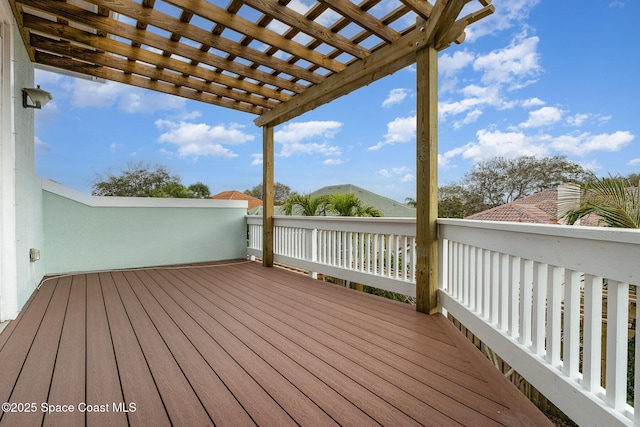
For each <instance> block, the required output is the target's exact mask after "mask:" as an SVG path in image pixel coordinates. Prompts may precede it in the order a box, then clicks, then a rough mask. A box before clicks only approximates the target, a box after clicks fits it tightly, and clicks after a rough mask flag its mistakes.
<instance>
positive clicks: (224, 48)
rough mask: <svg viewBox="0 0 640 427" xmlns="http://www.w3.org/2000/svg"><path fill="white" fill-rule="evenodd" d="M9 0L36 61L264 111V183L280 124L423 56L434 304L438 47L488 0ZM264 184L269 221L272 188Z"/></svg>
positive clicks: (423, 216) (423, 153)
mask: <svg viewBox="0 0 640 427" xmlns="http://www.w3.org/2000/svg"><path fill="white" fill-rule="evenodd" d="M9 3H10V4H11V7H12V9H13V12H14V15H15V18H16V21H17V23H18V26H19V29H20V32H21V34H22V37H23V40H24V43H25V45H26V46H27V49H28V52H29V55H30V58H31V60H32V61H33V62H35V63H39V64H44V65H48V66H52V67H55V68H58V69H62V70H66V71H71V72H75V73H81V74H84V75H87V76H92V77H96V78H100V79H106V80H112V81H117V82H121V83H126V84H130V85H134V86H138V87H141V88H145V89H151V90H155V91H159V92H163V93H167V94H171V95H176V96H181V97H184V98H189V99H193V100H197V101H201V102H206V103H209V104H213V105H219V106H222V107H227V108H231V109H235V110H239V111H243V112H247V113H251V114H254V115H255V116H257V117H256V118H255V120H254V122H255V124H256V125H258V126H261V127H264V132H263V135H264V147H265V159H266V160H267V161H265V163H264V165H265V166H264V167H265V175H264V181H265V190H269V186H268V184H269V183H271V185H272V183H273V170H272V167H273V161H272V156H271V155H269V153H268V150H269V149H270V150H273V127H274V126H276V125H278V124H281V123H284V122H286V121H287V120H290V119H292V118H295V117H298V116H300V115H302V114H304V113H306V112H308V111H310V110H313V109H314V108H317V107H319V106H321V105H324V104H326V103H328V102H331V101H332V100H334V99H336V98H339V97H341V96H343V95H346V94H348V93H350V92H353V91H354V90H357V89H359V88H361V87H362V86H365V85H368V84H370V83H372V82H374V81H376V80H379V79H381V78H383V77H384V76H387V75H389V74H393V73H394V72H396V71H398V70H400V69H402V68H404V67H406V66H409V65H411V64H414V63H416V64H417V70H418V73H417V74H418V85H417V87H418V95H417V97H418V114H419V116H420V117H419V120H418V143H417V162H418V167H417V180H418V194H417V200H418V230H419V232H418V235H417V237H418V247H419V248H418V249H419V250H418V254H419V255H418V257H419V259H418V272H417V273H418V277H417V282H418V295H419V296H420V295H423V294H424V295H426V297H425V298H422V297H421V298H419V300H420V301H419V304H418V309H419V310H421V311H432V310H433V307H434V304H433V301H434V296H435V290H434V288H433V286H434V285H433V282H434V271H436V272H437V269H436V267H435V266H434V263H435V262H437V257H436V256H435V255H434V247H433V242H434V241H436V240H435V220H436V217H437V210H434V208H433V205H434V203H437V174H436V172H437V161H436V160H437V159H435V160H434V156H435V157H437V52H438V51H439V50H442V49H445V48H447V47H448V46H449V45H450V44H451V43H454V42H455V43H461V42H462V41H463V40H464V31H465V28H466V27H467V26H468V25H470V24H472V23H474V22H476V21H478V20H480V19H482V18H484V17H486V16H488V15H490V14H491V13H492V12H493V10H494V8H493V6H492V5H491V4H490V3H491V2H490V0H477V1H472V0H436V1H435V2H434V3H430V2H429V1H427V0H397V1H396V2H395V3H396V4H395V5H394V6H395V7H394V8H393V9H388V6H389V4H391V5H393V3H394V2H382V0H362V1H360V2H358V1H352V0H318V1H314V2H312V3H313V4H312V5H311V7H309V8H308V9H307V10H306V11H300V10H296V9H295V8H294V7H292V5H291V3H290V0H229V1H228V3H227V4H226V7H223V5H222V4H221V3H222V2H221V1H219V0H9ZM298 5H299V3H296V6H298ZM461 15H463V16H462V17H461ZM269 168H271V170H269ZM434 169H435V170H434ZM266 193H267V196H266V200H264V203H265V213H266V214H265V233H269V232H270V230H269V224H273V222H272V221H271V218H269V215H270V214H269V212H272V204H273V200H272V195H269V192H268V191H266ZM427 207H429V209H427ZM270 208H271V210H269V209H270ZM421 221H424V223H423V224H421ZM265 237H266V238H265V239H264V240H265V245H267V246H265V254H267V255H266V256H265V259H267V260H269V259H272V257H269V256H268V254H269V250H270V247H268V245H270V242H269V241H270V239H269V238H268V236H267V235H266V234H265ZM420 248H422V251H421V250H420ZM421 253H422V254H428V259H427V258H421V255H420V254H421ZM427 282H428V283H427ZM423 303H424V304H423Z"/></svg>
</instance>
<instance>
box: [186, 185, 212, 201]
mask: <svg viewBox="0 0 640 427" xmlns="http://www.w3.org/2000/svg"><path fill="white" fill-rule="evenodd" d="M187 190H189V191H190V192H191V194H192V197H193V198H195V199H206V198H208V197H209V196H211V191H210V190H209V186H208V185H206V184H203V183H201V182H196V183H195V184H191V185H190V186H189V188H188V189H187Z"/></svg>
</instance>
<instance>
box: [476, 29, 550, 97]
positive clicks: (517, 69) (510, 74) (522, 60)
mask: <svg viewBox="0 0 640 427" xmlns="http://www.w3.org/2000/svg"><path fill="white" fill-rule="evenodd" d="M539 40H540V39H539V38H538V37H536V36H531V37H527V36H526V34H521V35H519V36H518V37H516V38H515V39H514V40H512V41H511V43H510V44H509V46H508V47H506V48H503V49H497V50H494V51H493V52H490V53H488V54H486V55H482V56H479V57H478V58H477V59H476V60H475V61H474V63H473V68H474V69H475V70H477V71H481V72H482V73H483V75H482V78H481V81H482V82H483V83H485V84H500V85H501V86H508V87H509V88H510V89H519V88H522V87H524V86H527V85H529V84H531V83H533V82H534V81H535V80H534V79H535V77H537V76H538V74H540V72H541V67H540V64H539V58H540V55H539V54H538V51H537V49H538V42H539Z"/></svg>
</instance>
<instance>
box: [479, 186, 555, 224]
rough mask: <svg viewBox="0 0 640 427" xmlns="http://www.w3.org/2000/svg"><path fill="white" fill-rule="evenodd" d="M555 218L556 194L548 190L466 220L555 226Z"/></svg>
mask: <svg viewBox="0 0 640 427" xmlns="http://www.w3.org/2000/svg"><path fill="white" fill-rule="evenodd" d="M557 217H558V192H557V191H556V190H548V191H541V192H540V193H536V194H533V195H531V196H528V197H523V198H522V199H518V200H515V201H513V202H511V203H506V204H504V205H500V206H496V207H495V208H492V209H489V210H486V211H483V212H479V213H477V214H474V215H470V216H468V217H467V219H478V220H484V221H511V222H528V223H536V224H557V223H558V218H557Z"/></svg>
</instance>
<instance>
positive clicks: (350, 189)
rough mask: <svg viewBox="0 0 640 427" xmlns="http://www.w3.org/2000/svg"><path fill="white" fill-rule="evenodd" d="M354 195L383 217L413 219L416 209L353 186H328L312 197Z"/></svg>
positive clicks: (314, 193) (315, 192)
mask: <svg viewBox="0 0 640 427" xmlns="http://www.w3.org/2000/svg"><path fill="white" fill-rule="evenodd" d="M344 193H354V194H355V195H356V197H358V198H359V199H360V200H361V201H362V203H363V204H365V205H369V206H373V207H374V208H376V209H378V210H379V211H380V212H382V215H384V216H385V217H400V218H415V216H416V209H415V208H412V207H410V206H407V205H404V204H402V203H400V202H397V201H395V200H393V199H390V198H388V197H384V196H381V195H379V194H376V193H373V192H371V191H369V190H365V189H364V188H361V187H358V186H357V185H353V184H342V185H329V186H327V187H322V188H320V189H318V190H316V191H314V192H313V193H311V194H312V195H313V196H316V197H317V196H326V195H331V194H344Z"/></svg>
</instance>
